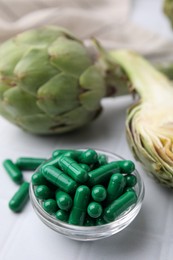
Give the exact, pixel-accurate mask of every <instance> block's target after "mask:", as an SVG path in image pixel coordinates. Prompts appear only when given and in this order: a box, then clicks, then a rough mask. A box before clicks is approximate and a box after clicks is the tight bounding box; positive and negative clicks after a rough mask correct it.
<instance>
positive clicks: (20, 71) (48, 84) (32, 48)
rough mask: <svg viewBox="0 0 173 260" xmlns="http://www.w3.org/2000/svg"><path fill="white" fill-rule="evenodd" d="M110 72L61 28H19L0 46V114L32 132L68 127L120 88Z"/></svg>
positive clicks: (91, 114) (60, 130) (97, 108)
mask: <svg viewBox="0 0 173 260" xmlns="http://www.w3.org/2000/svg"><path fill="white" fill-rule="evenodd" d="M114 70H115V69H114ZM114 70H112V71H111V65H109V64H106V63H105V62H104V59H101V58H98V57H93V55H91V54H90V53H89V51H88V49H87V48H86V47H85V46H84V44H83V43H82V42H81V41H80V40H78V39H77V38H76V37H75V36H73V35H72V34H71V33H70V32H68V31H67V30H65V29H63V28H59V27H47V28H40V29H35V30H31V31H27V32H24V33H22V34H20V35H17V36H16V37H15V38H13V39H10V40H8V41H7V42H5V43H3V44H2V45H1V47H0V114H1V115H2V116H4V117H5V118H6V119H8V120H9V121H11V122H12V123H14V124H16V125H18V126H20V127H21V128H23V129H24V130H26V131H29V132H32V133H36V134H54V133H64V132H68V131H71V130H73V129H76V128H78V127H81V126H83V125H85V124H87V123H89V122H90V121H91V120H93V119H94V118H96V117H97V116H98V115H99V113H100V112H101V105H100V101H101V99H102V98H103V97H105V96H107V95H109V94H110V93H111V92H112V89H113V88H115V86H118V87H119V90H120V91H121V86H120V85H121V84H120V85H119V84H118V85H117V82H118V77H116V79H114V77H113V74H114ZM120 75H121V73H120ZM120 82H121V81H120ZM124 90H125V88H122V91H124ZM126 91H127V90H126ZM113 92H114V91H113ZM113 92H112V93H113Z"/></svg>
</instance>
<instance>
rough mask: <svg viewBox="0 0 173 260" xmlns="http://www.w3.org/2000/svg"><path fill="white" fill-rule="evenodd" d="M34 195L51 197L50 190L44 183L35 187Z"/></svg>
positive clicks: (42, 197) (39, 197)
mask: <svg viewBox="0 0 173 260" xmlns="http://www.w3.org/2000/svg"><path fill="white" fill-rule="evenodd" d="M35 196H36V197H37V198H38V199H41V200H42V199H49V198H51V197H52V191H51V189H49V187H47V186H46V185H39V186H37V187H36V188H35Z"/></svg>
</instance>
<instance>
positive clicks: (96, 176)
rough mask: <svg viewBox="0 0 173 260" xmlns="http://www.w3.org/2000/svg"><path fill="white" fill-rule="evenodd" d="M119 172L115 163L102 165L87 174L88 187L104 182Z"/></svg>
mask: <svg viewBox="0 0 173 260" xmlns="http://www.w3.org/2000/svg"><path fill="white" fill-rule="evenodd" d="M116 172H119V167H118V164H117V163H116V162H110V163H108V164H105V165H102V166H100V167H99V168H97V169H95V170H92V171H90V172H88V176H89V180H88V183H89V185H91V186H93V185H96V184H101V183H104V182H106V181H107V180H108V179H109V178H110V177H111V175H112V174H113V173H116Z"/></svg>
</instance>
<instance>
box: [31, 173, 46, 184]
mask: <svg viewBox="0 0 173 260" xmlns="http://www.w3.org/2000/svg"><path fill="white" fill-rule="evenodd" d="M31 182H32V184H33V185H43V184H46V183H47V181H46V179H45V178H44V176H43V174H42V173H41V172H35V173H34V174H33V175H32V177H31Z"/></svg>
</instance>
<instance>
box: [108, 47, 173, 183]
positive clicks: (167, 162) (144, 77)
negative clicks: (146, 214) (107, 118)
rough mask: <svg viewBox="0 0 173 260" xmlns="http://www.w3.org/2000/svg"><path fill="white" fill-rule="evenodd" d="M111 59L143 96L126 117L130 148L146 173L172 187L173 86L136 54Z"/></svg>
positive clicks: (118, 54)
mask: <svg viewBox="0 0 173 260" xmlns="http://www.w3.org/2000/svg"><path fill="white" fill-rule="evenodd" d="M110 59H111V60H112V61H113V60H114V62H115V63H116V64H117V63H118V64H119V65H120V66H121V67H122V68H123V69H124V71H125V72H126V73H127V75H128V77H129V79H130V81H131V83H132V85H133V88H134V89H135V90H136V92H137V93H138V94H139V96H140V99H139V100H138V101H137V102H136V103H135V104H134V105H133V106H131V107H130V108H129V110H128V113H127V119H126V132H127V138H128V143H129V146H130V148H131V150H132V151H133V153H134V155H135V157H136V159H138V160H139V161H140V162H141V163H142V164H143V165H144V167H145V169H146V171H147V172H150V173H152V174H153V176H155V177H156V179H157V180H158V181H159V182H161V183H163V184H165V185H166V186H169V187H173V113H172V111H173V87H172V83H171V82H170V81H169V80H168V78H166V77H165V76H164V75H163V74H162V73H161V72H159V71H157V70H156V69H155V68H154V67H153V66H152V65H150V64H149V62H147V61H146V60H145V59H144V58H142V57H140V56H139V55H137V54H135V53H133V52H130V51H117V52H116V51H113V52H111V53H110Z"/></svg>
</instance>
